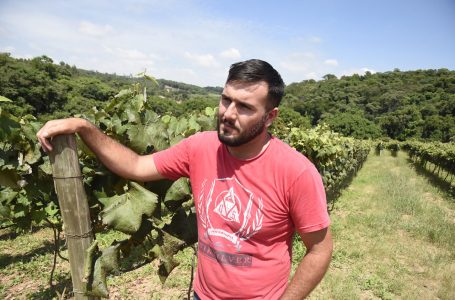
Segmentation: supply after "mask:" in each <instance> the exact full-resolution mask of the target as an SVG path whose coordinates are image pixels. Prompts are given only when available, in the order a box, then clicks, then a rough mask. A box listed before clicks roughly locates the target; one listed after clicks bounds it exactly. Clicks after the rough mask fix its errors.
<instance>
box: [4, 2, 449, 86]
mask: <svg viewBox="0 0 455 300" xmlns="http://www.w3.org/2000/svg"><path fill="white" fill-rule="evenodd" d="M0 52H8V53H10V54H11V56H12V57H17V58H19V57H20V58H33V57H36V56H41V55H46V56H48V57H50V58H52V59H53V61H54V62H55V63H59V62H61V61H63V62H65V63H67V64H69V65H75V66H76V67H78V68H82V69H87V70H96V71H99V72H103V73H116V74H119V75H133V76H135V75H136V74H138V73H140V72H144V70H145V71H146V73H147V74H149V75H151V76H154V77H156V78H164V79H169V80H175V81H180V82H185V83H190V84H195V85H199V86H223V85H224V82H225V79H226V75H227V71H228V70H229V66H230V65H231V64H232V63H235V62H238V61H243V60H247V59H251V58H258V59H262V60H265V61H268V62H269V63H270V64H272V65H273V66H274V67H275V69H277V70H278V72H280V74H281V76H282V77H283V80H284V81H285V83H286V84H290V83H292V82H300V81H302V80H307V79H315V80H320V79H322V77H323V76H324V75H326V74H334V75H336V76H337V77H340V76H343V75H352V74H354V73H358V74H363V73H365V72H366V71H370V72H387V71H393V70H394V69H396V68H398V69H400V70H402V71H407V70H417V69H439V68H447V69H449V70H455V0H427V1H423V0H382V1H379V0H374V1H370V0H358V1H352V0H338V1H335V0H332V1H329V0H319V1H318V0H311V1H309V0H301V1H297V0H295V1H286V0H281V1H268V0H242V1H235V0H212V1H208V0H130V1H120V0H79V1H70V0H59V1H57V0H36V1H33V0H21V1H18V0H0Z"/></svg>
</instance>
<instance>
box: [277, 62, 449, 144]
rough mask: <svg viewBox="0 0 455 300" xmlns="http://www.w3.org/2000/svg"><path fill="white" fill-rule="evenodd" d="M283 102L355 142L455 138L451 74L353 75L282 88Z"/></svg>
mask: <svg viewBox="0 0 455 300" xmlns="http://www.w3.org/2000/svg"><path fill="white" fill-rule="evenodd" d="M286 94H287V97H286V98H285V102H286V104H287V105H289V106H290V107H291V108H293V109H294V110H296V111H298V112H299V113H301V114H302V115H304V116H308V117H310V118H311V121H312V124H313V125H316V124H319V123H321V122H325V123H327V124H329V125H330V127H331V129H332V130H335V131H337V132H340V133H343V134H344V135H347V136H353V137H357V138H378V137H379V136H386V137H389V138H391V139H396V140H400V141H403V140H406V139H410V138H418V139H424V140H434V141H441V142H449V141H450V140H451V139H453V137H455V71H450V70H447V69H439V70H416V71H407V72H402V71H400V70H398V69H396V70H394V71H391V72H384V73H374V74H373V73H371V72H366V73H365V75H358V74H354V75H352V76H342V77H341V78H337V77H336V76H334V75H330V74H328V75H326V76H324V80H321V81H315V80H305V81H302V82H300V83H292V84H290V85H288V86H287V87H286Z"/></svg>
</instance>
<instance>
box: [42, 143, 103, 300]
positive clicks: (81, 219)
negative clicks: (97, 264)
mask: <svg viewBox="0 0 455 300" xmlns="http://www.w3.org/2000/svg"><path fill="white" fill-rule="evenodd" d="M52 146H53V148H54V149H53V150H52V152H51V153H50V160H51V164H52V173H53V177H54V186H55V191H56V193H57V197H58V202H59V205H60V211H61V214H62V218H63V224H64V231H65V236H66V241H67V245H68V254H69V261H70V268H71V279H72V282H73V292H74V297H75V299H76V300H79V299H84V300H85V299H97V298H93V297H87V296H84V294H83V284H82V278H83V276H84V255H85V250H86V249H87V248H88V247H89V246H90V244H91V242H92V241H93V231H92V227H91V224H90V212H89V207H88V201H87V195H86V194H85V190H84V185H83V181H82V179H83V178H82V174H81V169H80V167H79V159H78V156H77V145H76V137H75V135H74V134H71V135H60V136H56V137H54V138H53V139H52Z"/></svg>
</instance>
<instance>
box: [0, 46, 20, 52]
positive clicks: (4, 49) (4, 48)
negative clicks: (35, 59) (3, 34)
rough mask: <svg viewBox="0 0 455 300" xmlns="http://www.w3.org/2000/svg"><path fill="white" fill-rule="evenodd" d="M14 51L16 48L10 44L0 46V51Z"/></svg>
mask: <svg viewBox="0 0 455 300" xmlns="http://www.w3.org/2000/svg"><path fill="white" fill-rule="evenodd" d="M15 51H16V48H14V47H12V46H6V47H2V48H0V52H8V53H13V52H15Z"/></svg>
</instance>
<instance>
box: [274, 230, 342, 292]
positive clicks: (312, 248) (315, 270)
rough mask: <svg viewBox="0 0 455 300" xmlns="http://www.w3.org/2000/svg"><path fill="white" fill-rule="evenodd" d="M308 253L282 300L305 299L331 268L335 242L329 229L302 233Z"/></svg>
mask: <svg viewBox="0 0 455 300" xmlns="http://www.w3.org/2000/svg"><path fill="white" fill-rule="evenodd" d="M300 236H301V238H302V241H303V243H304V244H305V247H306V248H307V252H306V254H305V256H304V257H303V259H302V261H301V262H300V264H299V266H298V267H297V270H296V271H295V274H294V277H293V278H292V280H291V282H290V283H289V285H288V287H287V289H286V291H285V292H284V294H283V296H282V297H281V300H286V299H292V300H295V299H304V298H305V297H307V296H308V295H309V294H310V292H311V291H312V290H313V289H314V288H315V287H316V286H317V285H318V283H319V282H320V281H321V279H322V278H323V277H324V274H325V273H326V271H327V268H328V267H329V263H330V260H331V258H332V250H333V242H332V237H331V235H330V230H329V228H324V229H321V230H318V231H315V232H309V233H300Z"/></svg>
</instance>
